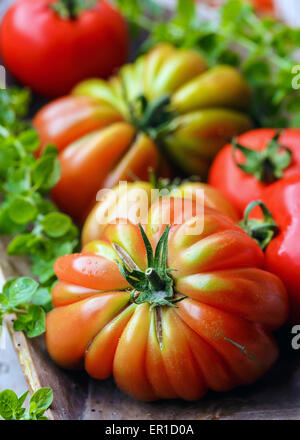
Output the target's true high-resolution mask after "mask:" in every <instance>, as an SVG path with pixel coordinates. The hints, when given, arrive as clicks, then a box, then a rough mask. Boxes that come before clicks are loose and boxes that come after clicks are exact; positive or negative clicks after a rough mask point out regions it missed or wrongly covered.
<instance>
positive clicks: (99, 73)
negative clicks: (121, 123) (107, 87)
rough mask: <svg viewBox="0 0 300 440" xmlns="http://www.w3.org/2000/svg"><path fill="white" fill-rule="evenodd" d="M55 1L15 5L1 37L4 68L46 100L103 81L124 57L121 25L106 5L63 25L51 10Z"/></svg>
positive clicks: (124, 38) (24, 0) (125, 38)
mask: <svg viewBox="0 0 300 440" xmlns="http://www.w3.org/2000/svg"><path fill="white" fill-rule="evenodd" d="M54 1H55V0H20V1H18V2H15V3H14V4H13V5H12V6H11V8H9V10H8V11H7V13H6V15H5V16H4V19H3V22H2V26H1V32H0V45H1V54H2V57H3V60H4V63H5V65H6V66H7V68H8V69H9V70H10V71H11V73H12V74H13V75H14V76H15V77H16V78H17V79H18V80H19V81H21V82H22V83H23V84H24V85H27V86H29V87H30V88H31V89H32V90H33V91H35V92H36V93H38V94H41V95H43V96H46V97H56V96H62V95H65V94H66V93H68V92H70V90H71V89H72V87H74V85H75V84H76V83H78V81H81V80H83V79H85V78H89V77H104V78H105V77H108V76H109V75H111V73H112V72H113V71H114V70H115V69H116V68H118V67H120V66H121V65H122V64H123V63H124V62H125V60H126V57H127V53H128V34H127V27H126V24H125V21H124V20H123V18H122V17H121V15H120V14H119V12H117V10H115V9H114V8H113V7H112V6H110V5H109V4H108V3H107V2H105V1H103V0H99V1H98V3H97V5H96V6H95V7H94V8H92V9H90V10H86V11H84V12H82V13H81V14H80V15H79V16H78V17H77V18H76V19H69V20H64V19H62V18H61V17H59V15H58V14H56V13H55V12H54V11H52V10H51V9H50V7H49V6H50V4H51V3H53V2H54Z"/></svg>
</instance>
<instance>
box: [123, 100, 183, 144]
mask: <svg viewBox="0 0 300 440" xmlns="http://www.w3.org/2000/svg"><path fill="white" fill-rule="evenodd" d="M125 99H126V98H125ZM170 104H171V99H170V96H169V95H163V96H161V97H159V98H157V99H155V100H154V101H151V102H149V101H148V99H147V98H146V97H145V96H144V95H141V96H139V97H138V98H137V99H136V101H135V102H134V103H133V104H131V103H130V102H129V101H128V100H127V105H128V108H129V118H130V122H131V123H132V124H133V125H134V126H135V127H136V128H137V129H138V130H140V131H143V132H144V133H146V134H147V135H149V136H150V137H151V138H152V139H154V140H157V139H158V138H160V137H161V135H162V134H166V133H170V132H172V131H173V130H175V129H176V127H177V125H176V123H175V122H174V119H175V117H176V114H175V112H174V111H173V110H172V109H171V106H170Z"/></svg>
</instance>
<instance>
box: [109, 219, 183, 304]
mask: <svg viewBox="0 0 300 440" xmlns="http://www.w3.org/2000/svg"><path fill="white" fill-rule="evenodd" d="M139 228H140V231H141V235H142V238H143V241H144V244H145V248H146V253H147V265H148V268H147V269H146V270H145V271H144V272H143V271H141V270H139V269H138V270H137V269H132V268H130V267H129V266H128V264H127V263H126V261H125V260H124V258H122V254H121V253H120V252H118V255H119V257H120V258H121V260H122V264H121V263H120V262H118V265H119V269H120V272H121V273H122V275H123V276H124V278H125V279H126V280H127V281H128V283H129V284H130V285H131V286H132V287H133V290H132V292H131V296H130V298H131V301H132V302H134V303H136V304H143V303H149V304H150V306H151V309H152V308H154V307H158V306H169V307H176V306H175V303H177V302H179V301H181V300H183V299H184V298H185V297H175V292H174V286H173V285H174V281H173V279H172V278H171V277H170V275H169V272H170V269H167V249H168V237H169V231H170V226H166V228H165V230H164V232H163V234H162V236H161V238H160V239H159V242H158V243H157V246H156V249H155V253H153V249H152V246H151V243H150V241H149V239H148V237H147V235H146V233H145V231H144V229H143V228H142V226H141V225H139ZM115 249H116V248H115Z"/></svg>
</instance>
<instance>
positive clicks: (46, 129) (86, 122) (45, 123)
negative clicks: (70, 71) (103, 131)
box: [33, 96, 122, 154]
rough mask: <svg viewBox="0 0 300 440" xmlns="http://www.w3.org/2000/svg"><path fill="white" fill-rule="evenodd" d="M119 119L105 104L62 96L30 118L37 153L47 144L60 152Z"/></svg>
mask: <svg viewBox="0 0 300 440" xmlns="http://www.w3.org/2000/svg"><path fill="white" fill-rule="evenodd" d="M117 121H122V116H121V115H120V114H119V113H118V112H117V111H116V110H114V109H113V108H112V107H109V106H107V105H105V104H102V105H99V103H98V102H97V101H96V100H94V99H92V98H86V97H83V96H78V97H77V96H65V97H63V98H59V99H57V100H55V101H54V102H52V103H50V104H48V105H45V106H44V107H43V108H42V109H41V110H40V111H39V112H38V113H37V114H36V115H35V117H34V119H33V126H34V128H35V129H36V130H37V131H38V133H39V136H40V140H41V149H40V151H39V152H38V154H40V152H41V151H42V149H43V148H44V147H45V146H46V145H47V144H53V145H55V146H56V147H57V148H58V150H59V151H62V150H64V149H65V148H66V147H67V146H68V145H70V144H71V143H72V142H74V141H76V140H77V139H79V138H80V137H82V136H84V135H86V134H88V133H90V132H92V131H94V130H97V129H100V128H103V127H106V126H107V125H110V124H112V123H113V122H117Z"/></svg>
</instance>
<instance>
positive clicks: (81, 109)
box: [34, 44, 252, 220]
mask: <svg viewBox="0 0 300 440" xmlns="http://www.w3.org/2000/svg"><path fill="white" fill-rule="evenodd" d="M250 100H251V93H250V89H249V87H248V85H247V83H246V82H245V80H244V79H243V77H242V76H241V74H240V73H239V72H238V71H237V70H236V69H234V68H233V67H230V66H217V67H215V68H213V69H208V68H207V66H206V63H205V61H204V59H203V57H202V56H201V55H200V54H199V53H198V52H196V51H194V50H188V49H176V48H175V47H173V46H171V45H169V44H161V45H159V46H157V47H155V48H154V49H153V50H152V51H150V52H149V53H148V54H147V55H145V56H143V57H141V58H139V59H137V60H136V62H135V63H134V64H130V65H127V66H124V67H123V68H122V69H121V70H120V72H119V74H118V75H117V76H115V77H113V78H111V79H110V80H109V81H107V82H106V81H103V80H100V79H91V80H87V81H84V82H83V83H81V84H79V85H78V86H77V87H76V88H75V89H74V91H73V94H72V96H67V97H64V98H61V99H59V100H57V101H54V102H53V103H50V104H49V105H48V106H46V107H45V108H43V109H42V110H41V111H40V112H39V113H38V114H37V115H36V117H35V119H34V126H35V128H36V129H37V131H38V132H39V134H40V136H41V141H42V146H44V145H45V144H47V143H49V142H51V143H53V144H54V145H56V146H57V147H58V148H59V150H60V155H59V158H60V162H61V166H62V176H61V180H60V182H59V183H58V185H57V186H56V188H55V189H54V192H53V197H54V199H55V201H56V203H57V204H58V205H59V206H60V207H61V208H62V209H63V210H65V211H66V212H67V213H69V214H70V215H72V216H73V217H74V218H76V219H81V220H82V218H84V217H85V215H86V213H87V211H88V210H89V208H90V205H91V203H94V202H95V199H96V193H97V191H98V190H99V189H100V188H111V187H113V186H114V185H115V184H117V183H118V181H120V180H127V181H132V180H133V179H134V177H138V178H140V179H142V180H145V179H146V178H147V175H148V168H149V167H152V168H154V170H155V171H156V172H157V173H158V174H159V175H163V176H164V175H168V171H167V170H166V166H165V163H166V162H167V163H168V164H169V165H171V167H172V168H176V167H177V168H179V169H180V170H181V172H183V173H185V174H188V175H191V174H197V175H201V176H202V177H205V176H206V175H207V172H208V168H209V165H210V163H211V161H212V159H213V157H214V156H215V154H216V153H217V152H218V151H219V149H220V148H221V147H222V146H223V145H224V144H225V142H226V140H227V139H228V138H231V137H232V136H234V135H237V134H240V133H242V132H244V131H245V130H248V129H250V128H251V127H252V123H251V121H250V119H249V118H248V117H247V115H246V114H245V113H244V112H245V110H247V108H248V106H249V104H250ZM97 128H98V129H99V130H97ZM84 135H86V137H82V136H84ZM161 153H162V154H161Z"/></svg>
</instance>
